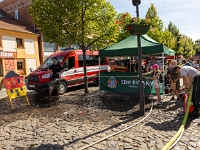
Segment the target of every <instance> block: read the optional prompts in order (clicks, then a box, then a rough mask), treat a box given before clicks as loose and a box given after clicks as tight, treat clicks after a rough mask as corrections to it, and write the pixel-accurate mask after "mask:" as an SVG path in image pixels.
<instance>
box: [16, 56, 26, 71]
mask: <svg viewBox="0 0 200 150" xmlns="http://www.w3.org/2000/svg"><path fill="white" fill-rule="evenodd" d="M25 72H26V71H25V59H17V73H18V74H20V75H24V74H26V73H25Z"/></svg>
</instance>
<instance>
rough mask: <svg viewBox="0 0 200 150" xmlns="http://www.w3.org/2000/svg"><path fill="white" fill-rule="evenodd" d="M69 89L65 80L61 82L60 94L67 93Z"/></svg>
mask: <svg viewBox="0 0 200 150" xmlns="http://www.w3.org/2000/svg"><path fill="white" fill-rule="evenodd" d="M66 91H67V85H66V83H65V82H62V81H61V82H60V94H61V95H62V94H65V93H66Z"/></svg>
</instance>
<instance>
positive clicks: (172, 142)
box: [162, 85, 193, 150]
mask: <svg viewBox="0 0 200 150" xmlns="http://www.w3.org/2000/svg"><path fill="white" fill-rule="evenodd" d="M192 91H193V85H192V86H191V88H190V92H189V99H188V101H187V109H186V111H185V115H184V119H183V121H182V124H181V126H180V128H179V130H178V131H177V133H176V134H175V135H174V137H172V138H171V140H170V141H169V142H168V143H167V144H166V145H165V146H164V147H163V148H162V150H169V149H171V148H172V147H173V146H174V145H175V144H176V143H177V142H178V141H179V140H180V138H181V136H182V134H183V132H184V128H185V124H186V121H187V118H188V114H189V109H190V104H191V99H192Z"/></svg>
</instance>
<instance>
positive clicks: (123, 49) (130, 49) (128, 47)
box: [99, 35, 174, 57]
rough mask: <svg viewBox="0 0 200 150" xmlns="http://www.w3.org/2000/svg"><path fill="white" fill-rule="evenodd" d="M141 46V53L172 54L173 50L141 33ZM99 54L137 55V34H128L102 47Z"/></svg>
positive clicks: (105, 55) (109, 55)
mask: <svg viewBox="0 0 200 150" xmlns="http://www.w3.org/2000/svg"><path fill="white" fill-rule="evenodd" d="M140 40H141V47H142V54H161V53H163V52H164V54H165V55H169V56H174V51H173V50H170V49H169V48H167V47H166V46H164V45H163V44H160V43H158V42H156V41H154V40H153V39H151V38H150V37H148V36H147V35H141V36H140ZM99 55H100V56H103V57H112V56H124V55H128V56H131V55H132V56H137V55H138V45H137V36H136V35H134V36H129V37H128V38H126V39H124V40H122V41H120V42H118V43H116V44H114V45H112V46H109V47H107V48H104V49H102V50H100V51H99Z"/></svg>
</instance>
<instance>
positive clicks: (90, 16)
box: [29, 0, 117, 49]
mask: <svg viewBox="0 0 200 150" xmlns="http://www.w3.org/2000/svg"><path fill="white" fill-rule="evenodd" d="M29 12H30V14H31V15H32V16H33V19H34V21H35V23H36V24H37V25H38V27H39V28H41V31H42V35H43V37H44V39H45V41H47V42H56V43H58V44H59V45H60V46H66V45H68V44H69V40H70V41H72V43H74V44H77V45H79V46H80V47H81V48H82V49H86V48H88V47H89V46H90V45H95V46H96V48H97V47H98V48H102V47H104V46H105V45H106V44H108V42H107V40H109V43H110V44H112V43H114V42H116V39H115V38H113V37H115V32H116V30H117V26H116V24H115V16H116V12H115V11H114V8H113V6H112V5H111V4H110V3H109V2H106V0H82V1H80V0H73V1H71V0H33V5H32V6H31V7H30V10H29Z"/></svg>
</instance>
